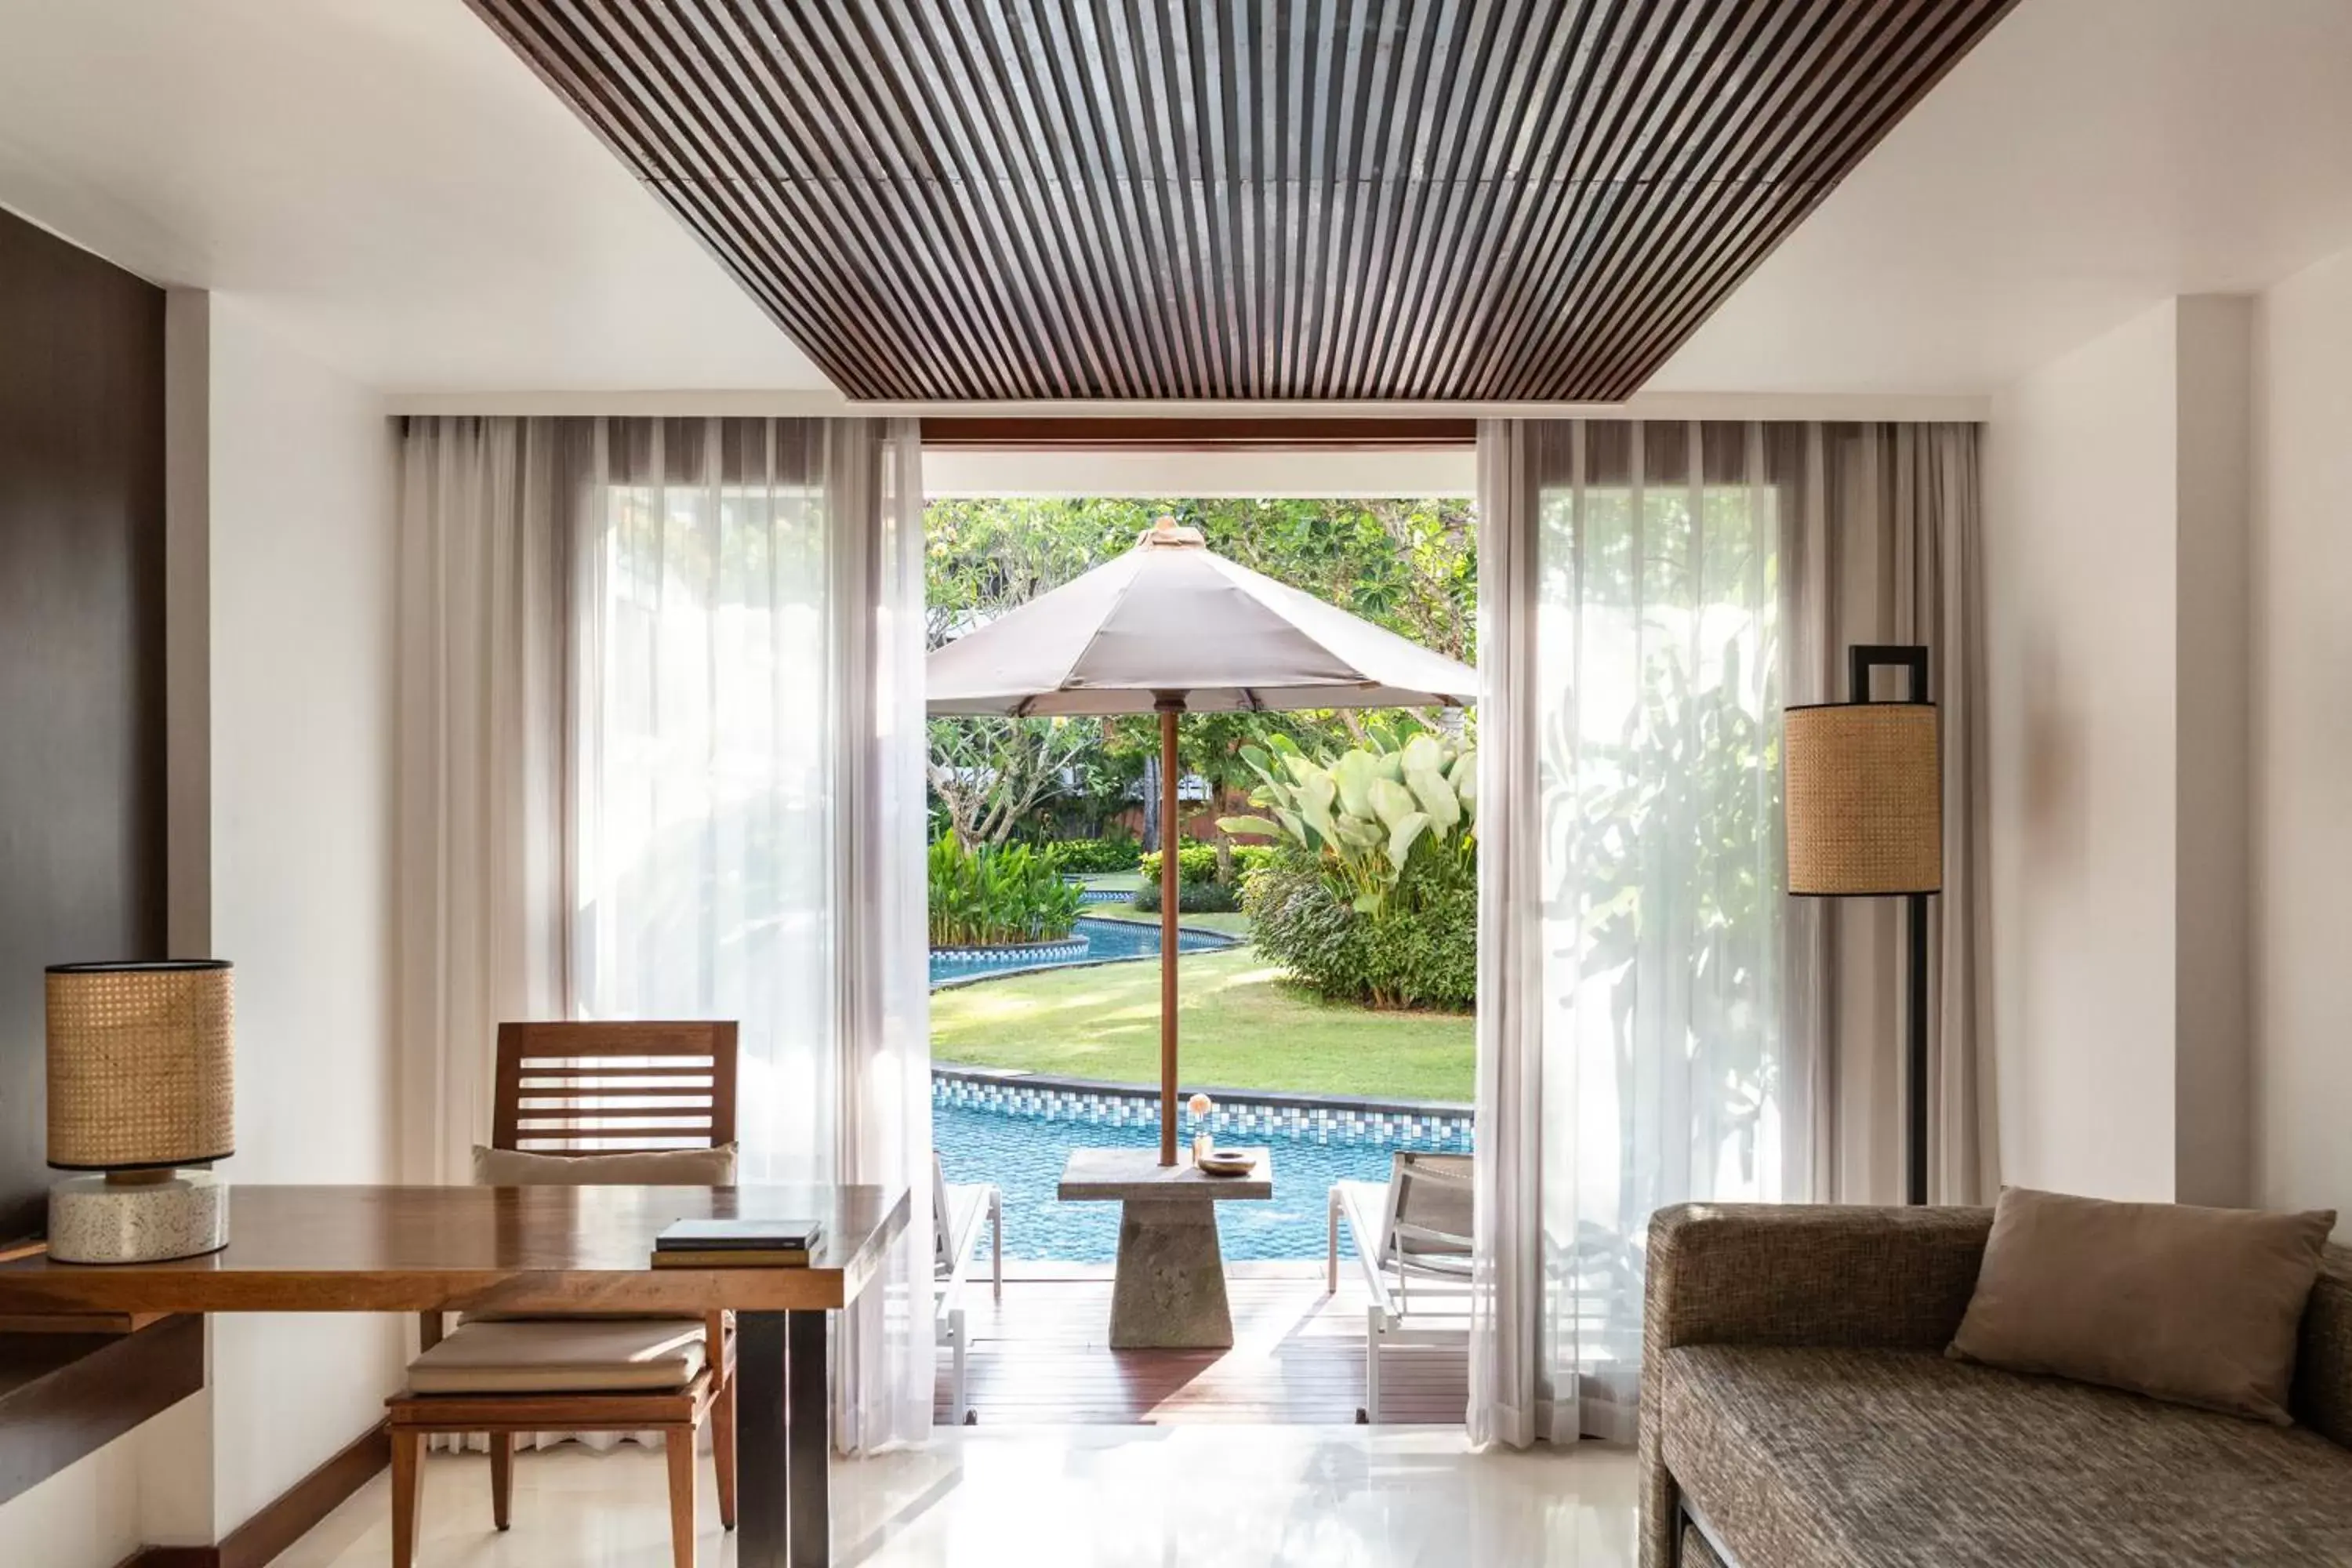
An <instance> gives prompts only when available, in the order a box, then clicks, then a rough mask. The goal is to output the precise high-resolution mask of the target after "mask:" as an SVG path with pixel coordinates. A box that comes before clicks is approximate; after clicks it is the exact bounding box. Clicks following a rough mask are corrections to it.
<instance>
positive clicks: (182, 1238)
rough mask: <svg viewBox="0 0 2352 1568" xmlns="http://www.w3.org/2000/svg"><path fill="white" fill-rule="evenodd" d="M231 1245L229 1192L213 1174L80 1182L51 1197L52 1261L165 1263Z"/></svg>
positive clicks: (146, 1174) (62, 1185)
mask: <svg viewBox="0 0 2352 1568" xmlns="http://www.w3.org/2000/svg"><path fill="white" fill-rule="evenodd" d="M227 1245H228V1184H226V1183H225V1182H223V1181H221V1180H220V1179H219V1178H218V1177H216V1176H215V1175H214V1174H213V1173H211V1172H210V1171H133V1172H117V1173H113V1174H110V1175H104V1176H72V1177H68V1179H67V1180H65V1181H62V1182H59V1183H58V1184H57V1185H55V1186H53V1187H51V1188H50V1189H49V1257H50V1258H53V1259H55V1260H56V1261H58V1262H59V1263H161V1262H163V1261H165V1260H167V1259H170V1258H196V1257H201V1256H202V1255H203V1254H205V1253H207V1252H218V1251H219V1250H220V1249H221V1248H222V1247H226V1246H227Z"/></svg>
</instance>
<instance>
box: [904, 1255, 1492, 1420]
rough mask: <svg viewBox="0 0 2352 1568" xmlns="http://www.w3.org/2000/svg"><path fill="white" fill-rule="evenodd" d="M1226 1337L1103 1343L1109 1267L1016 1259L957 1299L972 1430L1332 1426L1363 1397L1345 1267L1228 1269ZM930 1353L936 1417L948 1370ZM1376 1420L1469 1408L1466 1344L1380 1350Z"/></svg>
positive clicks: (1357, 1331) (1353, 1281) (1360, 1290)
mask: <svg viewBox="0 0 2352 1568" xmlns="http://www.w3.org/2000/svg"><path fill="white" fill-rule="evenodd" d="M1227 1272H1228V1275H1229V1277H1230V1279H1229V1286H1228V1289H1229V1294H1230V1296H1231V1299H1232V1304H1233V1315H1234V1344H1233V1348H1232V1349H1231V1350H1224V1351H1115V1350H1113V1349H1111V1348H1110V1343H1109V1338H1110V1290H1111V1280H1110V1271H1109V1270H1108V1268H1103V1269H1099V1270H1095V1271H1093V1272H1091V1273H1080V1272H1076V1271H1073V1270H1070V1269H1068V1268H1065V1267H1064V1266H1060V1265H1050V1266H1047V1265H1032V1266H1029V1267H1028V1268H1019V1267H1017V1266H1016V1268H1014V1269H1013V1271H1012V1277H1011V1278H1009V1279H1007V1280H1006V1282H1005V1286H1004V1299H1003V1300H1002V1301H996V1300H992V1299H991V1297H990V1295H989V1291H988V1287H987V1282H986V1281H985V1280H982V1281H979V1282H977V1283H976V1284H975V1285H974V1286H973V1288H972V1289H971V1291H970V1292H969V1293H968V1294H967V1296H966V1299H965V1300H966V1308H965V1310H966V1312H967V1314H968V1331H969V1332H970V1334H971V1366H970V1369H969V1371H968V1373H967V1374H966V1384H965V1385H966V1390H967V1393H968V1394H969V1396H970V1399H971V1409H972V1413H973V1415H974V1417H975V1418H976V1419H977V1420H978V1422H979V1424H980V1425H981V1426H1023V1425H1028V1424H1034V1423H1039V1422H1050V1423H1054V1424H1056V1425H1076V1424H1079V1423H1087V1422H1104V1423H1112V1424H1117V1423H1121V1422H1141V1423H1148V1424H1152V1425H1160V1424H1169V1423H1181V1422H1196V1421H1205V1422H1219V1421H1222V1422H1275V1423H1287V1424H1292V1425H1298V1426H1346V1425H1347V1424H1349V1422H1352V1421H1354V1420H1355V1419H1356V1416H1357V1413H1358V1412H1359V1411H1360V1410H1361V1409H1362V1408H1363V1405H1364V1308H1365V1306H1366V1304H1367V1300H1368V1299H1367V1297H1366V1296H1365V1293H1364V1287H1363V1283H1362V1281H1361V1280H1360V1279H1359V1278H1358V1277H1357V1274H1356V1271H1355V1269H1354V1268H1353V1267H1352V1266H1351V1267H1349V1268H1346V1269H1343V1270H1342V1271H1341V1273H1340V1276H1339V1291H1338V1293H1337V1294H1331V1293H1328V1292H1327V1291H1326V1290H1325V1289H1324V1273H1323V1266H1322V1265H1321V1264H1320V1263H1308V1264H1303V1265H1302V1264H1289V1265H1277V1264H1269V1263H1235V1264H1231V1265H1228V1267H1227ZM948 1368H949V1358H948V1356H947V1354H946V1352H941V1353H940V1380H939V1394H938V1402H937V1404H936V1405H935V1406H934V1410H935V1413H936V1415H937V1416H938V1418H939V1419H940V1420H941V1421H945V1420H947V1419H948V1394H949V1390H950V1385H951V1384H952V1379H951V1378H950V1376H949V1374H948ZM1381 1382H1382V1385H1383V1393H1382V1396H1381V1419H1382V1420H1384V1421H1391V1422H1395V1423H1397V1424H1399V1425H1404V1426H1412V1425H1417V1424H1421V1425H1445V1424H1448V1423H1453V1422H1458V1421H1460V1420H1461V1419H1462V1410H1463V1406H1464V1405H1466V1404H1468V1403H1469V1373H1468V1367H1467V1354H1466V1350H1465V1347H1464V1346H1462V1345H1445V1346H1391V1348H1390V1349H1389V1350H1388V1351H1387V1352H1385V1353H1384V1354H1383V1355H1382V1357H1381Z"/></svg>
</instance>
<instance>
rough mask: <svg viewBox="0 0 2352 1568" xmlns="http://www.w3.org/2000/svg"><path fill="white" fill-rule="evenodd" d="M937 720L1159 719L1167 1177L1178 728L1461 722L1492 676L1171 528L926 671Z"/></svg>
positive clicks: (1171, 1136)
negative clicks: (1381, 711)
mask: <svg viewBox="0 0 2352 1568" xmlns="http://www.w3.org/2000/svg"><path fill="white" fill-rule="evenodd" d="M924 679H925V685H926V688H927V701H928V706H929V710H930V711H931V712H932V713H933V714H935V715H940V714H956V713H966V714H971V713H995V714H1003V715H1005V716H1007V717H1012V718H1028V717H1038V718H1047V717H1053V716H1055V715H1089V714H1090V715H1097V716H1100V715H1106V714H1118V713H1157V714H1159V715H1160V1163H1161V1164H1163V1165H1173V1164H1174V1163H1176V904H1177V866H1176V860H1177V856H1176V816H1177V812H1176V780H1177V766H1176V721H1177V717H1178V716H1179V715H1180V714H1182V713H1185V712H1188V711H1189V712H1200V713H1205V712H1218V711H1230V710H1236V709H1247V710H1285V709H1296V708H1433V707H1444V708H1463V707H1467V706H1468V705H1469V704H1470V703H1471V702H1472V701H1473V700H1475V698H1476V696H1477V693H1478V672H1477V671H1476V670H1475V669H1473V668H1470V667H1469V666H1468V665H1466V664H1464V663H1462V662H1461V661H1460V660H1458V659H1452V658H1445V657H1444V655H1443V654H1435V653H1432V652H1430V651H1429V650H1428V649H1427V648H1424V647H1419V646H1417V645H1415V644H1413V643H1411V642H1408V641H1406V640H1405V639H1404V638H1403V637H1399V636H1397V635H1396V634H1395V633H1394V632H1391V631H1389V630H1387V629H1386V628H1384V627H1381V626H1374V625H1372V624H1371V623H1370V621H1365V620H1360V619H1358V618H1357V617H1356V616H1351V615H1349V614H1348V613H1347V612H1346V611H1345V610H1341V609H1338V608H1335V607H1334V606H1332V605H1327V604H1325V603H1324V602H1323V601H1322V600H1320V599H1318V598H1316V597H1314V596H1313V595H1309V594H1302V593H1300V592H1299V591H1298V590H1297V589H1296V588H1292V587H1289V586H1287V585H1286V584H1281V583H1277V582H1276V581H1275V580H1274V579H1273V578H1271V577H1267V576H1264V575H1262V574H1258V573H1255V572H1253V571H1251V570H1249V568H1247V567H1245V566H1238V565H1235V564H1234V563H1233V562H1231V561H1228V560H1226V559H1224V558H1223V556H1221V555H1218V554H1216V553H1214V552H1212V551H1211V550H1210V549H1209V548H1208V547H1207V546H1206V545H1205V544H1203V543H1202V541H1201V535H1200V532H1199V531H1198V530H1195V529H1191V528H1183V527H1180V526H1178V524H1177V522H1176V520H1175V519H1173V518H1168V517H1163V518H1161V519H1160V521H1158V522H1157V523H1155V524H1154V525H1153V526H1152V527H1150V529H1147V530H1146V531H1144V532H1143V533H1142V534H1140V535H1139V536H1138V538H1137V540H1136V543H1135V548H1134V549H1132V550H1130V551H1129V552H1127V553H1126V554H1124V555H1122V556H1120V557H1118V559H1117V560H1116V561H1109V562H1106V563H1103V564H1102V565H1100V566H1097V567H1096V568H1095V569H1094V570H1093V571H1091V572H1088V573H1087V574H1085V575H1084V576H1082V577H1078V578H1076V579H1074V580H1073V581H1071V582H1068V583H1066V584H1063V585H1062V586H1061V587H1059V588H1056V589H1055V590H1054V591H1053V592H1052V593H1050V594H1045V595H1040V596H1039V597H1037V598H1034V599H1032V600H1031V601H1029V603H1027V604H1025V605H1022V606H1020V607H1019V608H1018V609H1015V610H1012V611H1009V612H1007V613H1006V614H1004V615H1003V616H998V617H997V618H996V619H994V620H992V621H990V622H988V623H987V624H986V625H985V626H980V627H978V628H976V629H974V630H973V631H971V632H969V633H966V634H965V635H964V636H963V637H959V638H957V639H956V640H955V641H954V642H951V643H950V644H948V645H947V646H946V647H942V648H940V649H939V650H937V651H936V652H934V653H933V654H932V655H931V656H930V658H929V659H928V660H927V661H926V668H925V675H924Z"/></svg>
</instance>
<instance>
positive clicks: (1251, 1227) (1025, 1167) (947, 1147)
mask: <svg viewBox="0 0 2352 1568" xmlns="http://www.w3.org/2000/svg"><path fill="white" fill-rule="evenodd" d="M1185 1120H1186V1121H1187V1122H1188V1124H1189V1122H1190V1121H1191V1119H1190V1118H1189V1117H1188V1118H1186V1119H1185ZM1186 1135H1187V1136H1188V1137H1189V1136H1190V1132H1189V1127H1188V1131H1187V1134H1186ZM931 1142H933V1144H935V1145H936V1146H937V1147H938V1149H939V1152H940V1164H941V1165H943V1166H944V1167H945V1168H946V1170H947V1178H948V1180H949V1181H950V1182H993V1183H994V1184H996V1185H997V1186H998V1187H999V1188H1001V1189H1003V1193H1004V1255H1005V1256H1006V1257H1007V1258H1032V1259H1035V1258H1050V1259H1052V1260H1054V1261H1055V1262H1063V1263H1108V1262H1109V1261H1110V1260H1111V1258H1112V1257H1113V1256H1114V1255H1115V1254H1116V1253H1117V1252H1118V1205H1117V1204H1066V1203H1063V1202H1061V1201H1059V1200H1058V1199H1056V1198H1055V1196H1054V1189H1055V1186H1056V1185H1057V1184H1059V1183H1060V1181H1061V1179H1062V1165H1063V1162H1064V1161H1066V1159H1067V1158H1068V1157H1069V1152H1070V1151H1071V1150H1072V1149H1076V1148H1079V1147H1081V1146H1089V1147H1092V1146H1104V1147H1108V1146H1117V1147H1123V1148H1147V1149H1148V1148H1156V1147H1158V1146H1159V1142H1160V1132H1159V1130H1158V1128H1156V1127H1150V1126H1145V1127H1118V1126H1110V1125H1103V1124H1096V1123H1086V1122H1074V1121H1049V1120H1045V1119H1040V1118H1036V1117H1028V1116H1018V1115H1006V1114H1003V1113H1001V1112H998V1111H992V1110H974V1109H972V1108H971V1107H969V1106H960V1105H943V1104H940V1103H938V1102H936V1101H934V1102H933V1104H932V1106H931ZM1234 1142H1250V1143H1261V1144H1265V1145H1266V1146H1267V1147H1269V1148H1271V1149H1272V1150H1273V1151H1274V1200H1273V1201H1272V1202H1271V1203H1255V1202H1253V1203H1229V1204H1219V1205H1217V1235H1218V1239H1219V1241H1220V1242H1221V1243H1222V1244H1223V1247H1224V1254H1225V1256H1226V1257H1227V1258H1320V1257H1322V1256H1323V1248H1324V1225H1325V1217H1324V1216H1325V1214H1326V1212H1327V1211H1326V1209H1325V1206H1324V1205H1325V1200H1326V1194H1328V1193H1329V1192H1330V1190H1331V1184H1332V1183H1333V1182H1337V1181H1362V1182H1384V1181H1386V1180H1388V1175H1389V1152H1390V1151H1389V1149H1388V1148H1387V1147H1386V1146H1385V1145H1382V1144H1379V1143H1367V1142H1345V1143H1343V1142H1328V1143H1327V1142H1318V1141H1316V1140H1314V1139H1309V1138H1297V1137H1283V1136H1280V1135H1268V1134H1265V1133H1253V1134H1249V1135H1247V1136H1246V1137H1245V1138H1237V1139H1235V1140H1234ZM1340 1245H1341V1247H1343V1248H1344V1247H1346V1245H1347V1240H1346V1232H1345V1230H1344V1229H1343V1230H1342V1232H1341V1235H1340Z"/></svg>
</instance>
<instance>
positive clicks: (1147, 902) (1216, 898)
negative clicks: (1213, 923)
mask: <svg viewBox="0 0 2352 1568" xmlns="http://www.w3.org/2000/svg"><path fill="white" fill-rule="evenodd" d="M1177 870H1178V872H1179V873H1180V874H1181V872H1182V870H1183V864H1182V862H1181V861H1180V862H1178V864H1177ZM1135 907H1136V908H1137V909H1139V910H1143V911H1144V912H1145V913H1147V914H1155V915H1156V914H1158V913H1159V912H1160V884H1159V883H1158V882H1156V881H1153V882H1146V883H1144V884H1143V886H1142V887H1141V888H1139V889H1137V890H1136V894H1135ZM1241 907H1242V891H1241V889H1239V888H1237V887H1234V885H1233V884H1232V883H1230V882H1179V883H1178V884H1177V886H1176V912H1177V913H1178V914H1180V915H1223V914H1231V913H1233V912H1234V910H1238V909H1240V908H1241Z"/></svg>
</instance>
